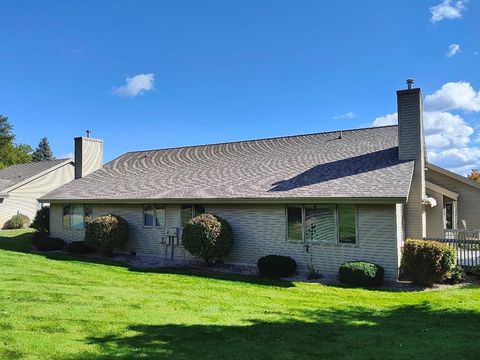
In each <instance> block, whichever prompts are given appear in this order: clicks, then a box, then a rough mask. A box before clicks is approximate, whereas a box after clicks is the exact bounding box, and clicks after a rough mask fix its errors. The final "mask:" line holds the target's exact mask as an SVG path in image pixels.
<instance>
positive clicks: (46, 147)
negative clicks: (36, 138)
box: [32, 137, 54, 161]
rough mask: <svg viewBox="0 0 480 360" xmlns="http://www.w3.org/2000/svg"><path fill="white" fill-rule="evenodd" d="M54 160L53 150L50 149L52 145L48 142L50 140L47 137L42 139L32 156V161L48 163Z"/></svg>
mask: <svg viewBox="0 0 480 360" xmlns="http://www.w3.org/2000/svg"><path fill="white" fill-rule="evenodd" d="M52 159H54V157H53V152H52V148H51V147H50V143H49V142H48V139H47V138H46V137H43V138H41V139H40V142H39V143H38V146H37V148H36V149H35V151H34V152H33V154H32V160H33V161H46V160H52Z"/></svg>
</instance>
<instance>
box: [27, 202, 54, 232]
mask: <svg viewBox="0 0 480 360" xmlns="http://www.w3.org/2000/svg"><path fill="white" fill-rule="evenodd" d="M49 224H50V207H49V206H44V207H42V208H41V209H40V210H38V211H37V213H36V214H35V219H33V222H32V225H30V226H31V227H32V228H34V229H36V230H38V231H41V232H44V233H48V232H49V230H50V229H49Z"/></svg>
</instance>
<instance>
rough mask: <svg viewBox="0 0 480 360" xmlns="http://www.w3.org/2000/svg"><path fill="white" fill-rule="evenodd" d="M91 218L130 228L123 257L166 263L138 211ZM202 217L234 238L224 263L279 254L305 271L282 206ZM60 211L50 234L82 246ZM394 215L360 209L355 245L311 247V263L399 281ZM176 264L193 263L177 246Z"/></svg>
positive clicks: (176, 217)
mask: <svg viewBox="0 0 480 360" xmlns="http://www.w3.org/2000/svg"><path fill="white" fill-rule="evenodd" d="M92 207H93V215H94V217H96V216H99V215H102V214H107V213H113V214H117V215H120V216H122V217H124V218H125V219H126V220H127V221H128V222H129V225H130V244H129V246H128V248H127V251H135V252H136V253H137V254H143V255H155V256H160V257H166V258H168V256H169V253H168V248H167V246H166V245H165V244H162V243H161V238H162V234H163V231H162V229H158V228H146V227H144V226H143V206H142V205H120V204H116V205H96V204H94V205H92ZM205 208H206V211H207V212H209V213H213V214H216V215H219V216H221V217H223V218H225V219H226V220H227V221H228V222H229V223H230V224H231V225H232V228H233V231H234V234H235V242H234V245H233V249H232V252H231V254H230V256H229V257H228V258H226V259H225V261H226V262H228V263H235V264H245V265H252V266H255V265H256V262H257V260H258V259H259V258H260V257H261V256H264V255H269V254H279V255H288V256H291V257H293V258H294V259H295V260H296V261H297V263H298V265H299V268H300V270H301V271H306V268H307V266H308V264H309V262H310V254H309V253H306V251H305V246H304V245H305V244H304V243H302V242H297V243H293V242H288V241H287V240H286V218H285V206H283V205H238V204H235V205H234V204H231V205H208V204H207V205H205ZM166 211H167V213H166V214H167V215H166V216H167V227H180V205H176V204H172V205H170V204H168V205H167V208H166ZM61 214H62V211H61V205H60V204H54V205H52V212H51V232H52V235H53V236H57V237H60V238H62V239H64V240H66V241H67V242H70V241H74V240H82V239H83V236H84V231H77V230H70V229H63V228H62V219H61ZM396 216H397V212H396V207H395V205H394V204H392V205H359V206H358V224H357V227H358V244H356V245H350V244H349V245H347V244H339V245H337V244H315V245H313V247H312V254H313V263H314V266H315V268H316V269H318V270H319V271H320V272H322V273H325V274H336V273H337V272H338V267H339V266H340V265H341V264H342V263H343V262H344V261H350V260H366V261H372V262H375V263H377V264H379V265H382V266H383V267H384V268H385V272H386V277H387V278H389V279H394V278H396V276H397V269H398V259H397V257H398V255H397V250H398V247H397V220H396ZM174 258H175V259H193V257H192V256H191V255H190V254H188V252H186V251H185V250H184V249H183V248H182V247H181V246H175V247H174Z"/></svg>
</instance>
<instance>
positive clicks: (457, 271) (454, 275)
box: [445, 265, 465, 284]
mask: <svg viewBox="0 0 480 360" xmlns="http://www.w3.org/2000/svg"><path fill="white" fill-rule="evenodd" d="M464 281H465V270H463V268H462V267H461V266H458V265H457V266H455V267H454V268H453V270H452V271H450V272H449V273H448V275H447V277H446V279H445V282H446V283H447V284H460V283H462V282H464Z"/></svg>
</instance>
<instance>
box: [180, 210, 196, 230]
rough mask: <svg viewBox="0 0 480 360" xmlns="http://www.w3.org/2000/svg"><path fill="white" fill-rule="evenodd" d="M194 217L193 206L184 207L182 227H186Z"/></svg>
mask: <svg viewBox="0 0 480 360" xmlns="http://www.w3.org/2000/svg"><path fill="white" fill-rule="evenodd" d="M192 215H193V205H182V213H181V216H182V227H184V226H185V225H186V224H187V223H188V222H189V221H190V220H191V219H192Z"/></svg>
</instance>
